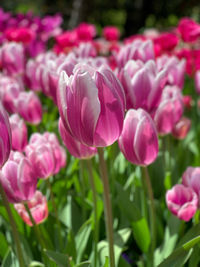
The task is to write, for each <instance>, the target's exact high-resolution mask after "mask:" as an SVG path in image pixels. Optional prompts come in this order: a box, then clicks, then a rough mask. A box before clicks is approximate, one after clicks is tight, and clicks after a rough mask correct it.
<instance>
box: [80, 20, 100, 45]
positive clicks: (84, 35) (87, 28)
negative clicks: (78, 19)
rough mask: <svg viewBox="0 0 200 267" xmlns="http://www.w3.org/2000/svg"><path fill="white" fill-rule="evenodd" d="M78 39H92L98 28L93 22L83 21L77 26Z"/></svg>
mask: <svg viewBox="0 0 200 267" xmlns="http://www.w3.org/2000/svg"><path fill="white" fill-rule="evenodd" d="M76 32H77V36H78V39H79V40H81V41H91V40H92V39H93V38H94V37H95V35H96V28H95V25H93V24H88V23H85V22H83V23H81V24H80V25H79V26H78V27H77V28H76Z"/></svg>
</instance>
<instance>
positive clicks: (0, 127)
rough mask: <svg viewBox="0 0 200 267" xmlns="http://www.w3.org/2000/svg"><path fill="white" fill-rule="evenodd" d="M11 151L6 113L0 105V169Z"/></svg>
mask: <svg viewBox="0 0 200 267" xmlns="http://www.w3.org/2000/svg"><path fill="white" fill-rule="evenodd" d="M10 150H11V129H10V124H9V119H8V115H7V113H6V111H5V110H4V108H3V106H2V105H1V103H0V167H2V166H3V164H4V163H5V162H6V160H7V159H8V157H9V154H10Z"/></svg>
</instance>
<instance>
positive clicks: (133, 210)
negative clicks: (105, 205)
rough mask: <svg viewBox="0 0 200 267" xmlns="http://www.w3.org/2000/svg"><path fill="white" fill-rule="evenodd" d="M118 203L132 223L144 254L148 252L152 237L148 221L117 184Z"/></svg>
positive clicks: (134, 234) (138, 243) (136, 239)
mask: <svg viewBox="0 0 200 267" xmlns="http://www.w3.org/2000/svg"><path fill="white" fill-rule="evenodd" d="M116 188H117V192H118V194H117V202H118V205H119V207H120V209H121V211H122V213H123V215H124V216H126V217H127V219H128V220H129V221H130V223H131V226H132V230H133V236H134V239H135V241H136V243H137V245H138V246H139V248H140V249H141V250H142V251H143V252H147V251H148V248H149V245H150V242H151V237H150V232H149V228H148V224H147V221H146V219H145V218H144V217H143V216H142V214H141V212H140V210H139V209H138V207H137V206H136V205H135V204H134V202H132V201H130V199H129V197H128V196H129V194H128V192H127V191H125V190H123V188H122V186H121V185H120V184H118V183H116Z"/></svg>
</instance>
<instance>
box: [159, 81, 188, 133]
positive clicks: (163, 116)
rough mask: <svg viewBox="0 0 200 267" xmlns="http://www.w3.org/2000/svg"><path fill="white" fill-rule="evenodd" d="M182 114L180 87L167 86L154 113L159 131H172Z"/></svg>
mask: <svg viewBox="0 0 200 267" xmlns="http://www.w3.org/2000/svg"><path fill="white" fill-rule="evenodd" d="M182 114H183V101H182V95H181V91H180V89H179V88H178V87H176V86H166V87H165V88H164V90H163V95H162V98H161V102H160V104H159V106H158V108H157V110H156V112H155V115H154V121H155V124H156V127H157V130H158V132H159V133H160V134H162V135H164V134H168V133H171V131H172V129H173V127H174V126H175V124H176V123H177V122H178V121H179V120H180V118H181V116H182Z"/></svg>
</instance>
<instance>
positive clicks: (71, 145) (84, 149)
mask: <svg viewBox="0 0 200 267" xmlns="http://www.w3.org/2000/svg"><path fill="white" fill-rule="evenodd" d="M59 132H60V136H61V138H62V140H63V143H64V144H65V146H66V148H67V149H68V151H69V153H70V154H71V155H72V156H74V157H75V158H79V159H89V158H91V157H93V156H94V155H95V154H96V153H97V149H96V148H95V147H89V146H86V145H83V144H81V143H80V142H78V141H77V140H75V138H73V136H71V134H70V133H69V132H68V131H67V129H66V128H65V127H64V125H63V122H62V120H61V118H60V119H59Z"/></svg>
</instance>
